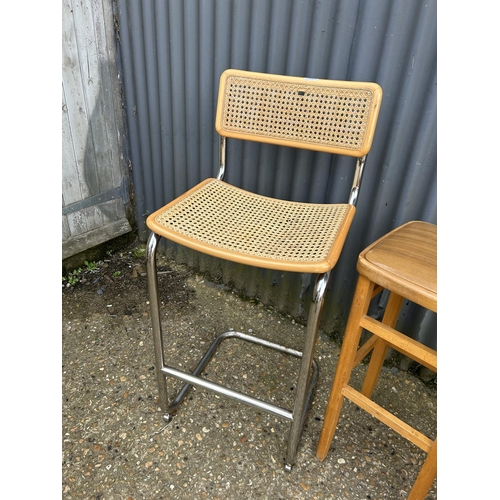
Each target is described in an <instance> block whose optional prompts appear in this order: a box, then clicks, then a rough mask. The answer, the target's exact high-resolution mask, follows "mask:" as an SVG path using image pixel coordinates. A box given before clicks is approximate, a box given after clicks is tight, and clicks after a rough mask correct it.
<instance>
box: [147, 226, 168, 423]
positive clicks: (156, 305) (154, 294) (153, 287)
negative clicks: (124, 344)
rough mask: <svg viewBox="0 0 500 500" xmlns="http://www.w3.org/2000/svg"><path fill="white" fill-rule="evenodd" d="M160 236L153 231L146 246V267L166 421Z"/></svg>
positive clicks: (157, 374)
mask: <svg viewBox="0 0 500 500" xmlns="http://www.w3.org/2000/svg"><path fill="white" fill-rule="evenodd" d="M159 241H160V236H159V235H157V234H156V233H153V232H152V233H151V234H150V235H149V238H148V242H147V246H146V267H147V277H148V292H149V307H150V311H151V323H152V328H153V343H154V350H155V370H156V379H157V382H158V393H159V394H158V395H159V403H160V407H161V409H162V411H163V412H164V414H165V416H164V419H165V420H166V421H169V420H170V417H171V416H170V414H169V412H168V396H167V380H166V378H165V375H164V374H163V373H162V372H161V370H162V369H163V366H164V364H165V361H164V358H163V338H162V331H161V321H160V302H159V299H158V277H157V274H156V250H157V247H158V242H159Z"/></svg>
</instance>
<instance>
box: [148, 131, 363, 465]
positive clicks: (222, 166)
mask: <svg viewBox="0 0 500 500" xmlns="http://www.w3.org/2000/svg"><path fill="white" fill-rule="evenodd" d="M366 158H367V155H364V156H362V157H360V158H358V159H357V161H356V169H355V172H354V179H353V183H352V187H351V191H350V195H349V201H348V203H349V204H351V205H354V206H356V202H357V200H358V194H359V190H360V187H361V179H362V177H363V170H364V166H365V163H366ZM225 172H226V137H224V136H222V135H219V170H218V172H217V179H219V180H223V179H224V175H225ZM160 238H161V237H160V236H159V235H157V234H156V233H153V232H152V233H151V234H150V236H149V238H148V243H147V248H146V256H147V276H148V291H149V301H150V309H151V321H152V328H153V341H154V350H155V368H156V377H157V382H158V390H159V403H160V407H161V409H162V411H163V412H164V417H163V418H164V419H165V421H167V422H169V421H170V420H171V419H172V417H173V415H174V414H175V412H176V411H177V409H178V407H179V405H180V403H181V402H182V400H183V399H184V397H185V396H186V394H187V393H188V391H189V389H190V388H191V387H192V386H196V387H201V388H203V389H208V390H211V391H213V392H215V393H217V394H220V395H221V396H226V397H229V398H232V399H235V400H237V401H241V402H242V403H245V404H247V405H250V406H254V407H256V408H259V409H261V410H263V411H266V412H268V413H271V414H273V415H277V416H279V417H283V418H285V419H287V420H290V421H291V422H292V424H291V427H290V432H289V436H288V447H287V455H286V461H285V470H287V471H290V470H291V469H292V466H293V464H294V462H295V458H296V455H297V448H298V444H299V441H300V437H301V435H302V431H303V428H304V422H305V418H306V415H307V411H308V409H309V406H310V404H311V400H312V395H313V392H314V388H315V386H316V382H317V380H318V373H319V367H318V363H317V362H316V360H315V359H314V351H315V348H316V341H317V338H318V327H319V319H320V317H321V311H322V309H323V304H324V300H325V294H326V289H327V286H328V281H329V279H330V273H331V271H328V272H326V273H323V274H319V275H318V276H317V278H316V283H315V286H314V290H313V297H312V302H311V307H310V310H309V317H308V321H307V330H306V338H305V341H304V350H303V352H300V351H296V350H294V349H290V348H288V347H285V346H282V345H279V344H275V343H273V342H269V341H267V340H264V339H261V338H258V337H254V336H252V335H247V334H245V333H241V332H234V331H230V332H225V333H222V334H220V335H219V336H218V337H217V338H216V339H215V340H214V341H213V342H212V344H211V345H210V347H209V348H208V350H207V351H206V353H205V354H204V356H203V357H202V358H201V360H200V361H199V363H198V365H197V366H196V368H195V369H194V371H193V372H192V373H191V374H190V373H186V372H183V371H181V370H178V369H176V368H173V367H171V366H167V365H166V364H165V359H164V350H163V334H162V328H161V321H160V308H159V299H158V280H157V273H156V251H157V247H158V242H159V240H160ZM229 338H237V339H240V340H245V341H247V342H252V343H255V344H259V345H261V346H263V347H268V348H271V349H275V350H277V351H280V352H282V353H285V354H290V355H292V356H295V357H297V358H301V364H300V370H299V377H298V382H297V389H296V392H295V400H294V405H293V410H292V411H290V410H288V409H286V408H281V407H280V406H276V405H273V404H271V403H267V402H265V401H262V400H261V399H258V398H254V397H251V396H248V395H247V394H244V393H242V392H238V391H234V390H232V389H229V388H227V387H224V386H222V385H220V384H216V383H214V382H210V381H208V380H205V379H202V378H200V376H199V375H200V374H201V373H202V371H203V368H204V367H205V365H206V364H207V363H208V362H209V361H210V360H211V359H212V357H213V355H214V353H215V351H216V349H217V347H218V346H219V344H220V343H221V342H222V341H223V340H226V339H229ZM167 376H171V377H174V378H177V379H180V380H182V381H184V382H185V384H184V385H183V386H182V387H181V389H180V390H179V392H178V393H177V395H176V396H175V397H174V398H173V400H172V402H171V403H169V402H168V394H167Z"/></svg>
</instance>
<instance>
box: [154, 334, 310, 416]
mask: <svg viewBox="0 0 500 500" xmlns="http://www.w3.org/2000/svg"><path fill="white" fill-rule="evenodd" d="M230 338H238V339H242V340H245V341H247V342H252V343H254V344H258V345H261V346H264V347H269V348H271V349H275V350H277V351H279V352H282V353H284V354H290V355H292V356H295V357H297V358H301V357H302V353H301V352H300V351H297V350H295V349H290V348H288V347H285V346H282V345H280V344H276V343H274V342H269V341H268V340H265V339H262V338H259V337H254V336H252V335H247V334H245V333H241V332H234V331H229V332H225V333H222V334H220V335H219V336H218V337H217V338H216V339H215V340H214V341H213V342H212V344H210V347H209V348H208V350H207V351H206V353H205V355H204V356H203V357H202V359H201V360H200V362H199V363H198V365H197V366H196V368H195V369H194V370H193V373H192V374H189V373H186V372H184V371H182V370H178V369H176V368H172V367H169V366H163V367H162V368H161V372H162V373H163V374H164V375H169V376H171V377H175V378H177V379H180V380H183V381H184V382H187V383H186V384H184V385H183V386H182V387H181V389H180V390H179V392H178V393H177V396H176V397H175V399H174V400H173V402H172V404H171V405H170V406H169V407H168V409H167V413H168V414H173V413H174V412H175V411H176V409H177V407H178V406H179V404H180V403H181V402H182V400H183V398H184V397H185V396H186V394H187V392H188V391H189V389H190V388H191V386H195V387H201V388H203V389H208V390H210V391H212V392H215V393H217V394H220V395H222V396H226V397H229V398H232V399H235V400H237V401H241V402H242V403H245V404H247V405H249V406H253V407H256V408H259V409H261V410H263V411H266V412H267V413H271V414H273V415H277V416H280V417H283V418H286V419H288V420H293V418H294V417H293V413H292V412H291V411H290V410H287V409H285V408H282V407H280V406H277V405H273V404H271V403H267V402H265V401H262V400H261V399H258V398H254V397H251V396H248V395H247V394H244V393H242V392H239V391H235V390H233V389H229V388H228V387H225V386H223V385H220V384H216V383H215V382H210V381H209V380H205V379H202V378H199V374H200V373H201V372H202V370H203V368H204V367H205V365H206V364H207V363H208V362H209V361H210V360H211V359H212V357H213V355H214V353H215V351H216V349H217V347H218V346H219V344H220V343H221V342H222V341H223V340H226V339H230ZM318 372H319V369H318V364H317V363H316V360H313V366H312V376H311V382H310V387H309V392H308V396H307V401H308V403H307V406H308V405H309V404H310V401H311V399H312V393H313V391H314V386H315V385H316V381H317V379H318Z"/></svg>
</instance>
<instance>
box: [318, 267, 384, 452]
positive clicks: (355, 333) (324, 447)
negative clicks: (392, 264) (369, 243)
mask: <svg viewBox="0 0 500 500" xmlns="http://www.w3.org/2000/svg"><path fill="white" fill-rule="evenodd" d="M374 285H375V284H374V283H373V282H371V281H370V280H369V279H367V278H365V277H364V276H359V278H358V283H357V285H356V291H355V293H354V299H353V303H352V306H351V312H350V313H349V319H348V321H347V327H346V330H345V334H344V340H343V342H342V348H341V350H340V356H339V362H338V365H337V369H336V371H335V378H334V380H333V384H332V389H331V391H330V398H329V401H328V405H327V408H326V413H325V418H324V422H323V428H322V429H321V435H320V438H319V444H318V449H317V451H316V457H317V458H318V459H319V460H324V459H325V457H326V455H327V454H328V450H329V449H330V445H331V443H332V439H333V435H334V434H335V429H336V427H337V422H338V420H339V416H340V410H341V408H342V403H343V401H344V396H343V395H342V390H343V389H344V387H346V385H347V384H348V382H349V378H350V376H351V371H352V368H353V363H354V358H355V356H356V351H357V349H358V346H359V339H360V337H361V332H362V328H361V327H360V326H359V321H360V319H361V318H362V317H363V316H364V315H365V314H366V312H367V311H368V306H369V305H370V302H371V299H372V292H373V287H374Z"/></svg>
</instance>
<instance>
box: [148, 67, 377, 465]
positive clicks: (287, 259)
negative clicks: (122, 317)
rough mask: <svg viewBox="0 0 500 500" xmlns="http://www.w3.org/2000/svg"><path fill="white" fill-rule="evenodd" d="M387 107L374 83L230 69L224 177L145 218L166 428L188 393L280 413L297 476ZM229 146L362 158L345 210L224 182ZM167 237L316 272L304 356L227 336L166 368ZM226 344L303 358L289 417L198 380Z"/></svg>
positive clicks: (225, 90)
mask: <svg viewBox="0 0 500 500" xmlns="http://www.w3.org/2000/svg"><path fill="white" fill-rule="evenodd" d="M381 99H382V90H381V88H380V87H379V86H378V85H377V84H375V83H367V82H344V81H335V80H320V79H308V78H299V77H291V76H282V75H270V74H265V73H256V72H248V71H240V70H227V71H225V72H224V73H223V74H222V76H221V79H220V87H219V98H218V103H217V114H216V130H217V132H218V133H219V153H220V154H219V171H218V174H217V178H214V179H207V180H205V181H203V182H201V183H200V184H198V185H197V186H195V187H194V188H192V189H191V190H189V191H188V192H187V193H185V194H183V195H181V196H179V197H178V198H177V199H175V200H173V201H172V202H170V203H169V204H168V205H166V206H165V207H163V208H161V209H159V210H157V211H156V212H155V213H153V214H151V215H150V216H149V217H148V219H147V225H148V227H149V229H150V230H151V233H150V236H149V238H148V243H147V271H148V290H149V296H150V305H151V306H150V307H151V318H152V327H153V339H154V348H155V367H156V375H157V382H158V388H159V402H160V405H161V408H162V411H163V412H164V419H165V420H166V421H167V422H168V421H170V419H171V418H172V415H173V414H174V413H175V412H176V411H177V409H178V407H179V404H180V402H181V401H182V400H183V398H184V397H185V395H186V393H187V391H188V390H189V388H190V387H191V386H197V387H201V388H204V389H208V390H211V391H213V392H215V393H217V394H220V395H223V396H226V397H230V398H233V399H235V400H238V401H241V402H243V403H246V404H248V405H250V406H253V407H257V408H259V409H261V410H264V411H266V412H269V413H271V414H274V415H278V416H280V417H283V418H285V419H288V420H290V421H291V428H290V434H289V438H288V449H287V456H286V458H285V469H286V470H291V467H292V465H293V463H294V461H295V457H296V452H297V446H298V443H299V439H300V435H301V433H302V428H303V424H304V420H305V416H306V413H307V409H308V407H309V404H310V401H311V399H312V394H313V389H314V385H315V383H316V380H317V376H318V366H317V363H316V361H315V360H314V357H313V356H314V349H315V344H316V339H317V333H318V325H319V318H320V313H321V309H322V307H323V302H324V296H325V292H326V287H327V284H328V280H329V277H330V272H331V270H332V268H333V267H334V266H335V264H336V262H337V260H338V258H339V256H340V252H341V249H342V247H343V245H344V241H345V238H346V236H347V233H348V230H349V227H350V225H351V222H352V219H353V217H354V213H355V205H356V201H357V199H358V194H359V189H360V185H361V179H362V174H363V170H364V165H365V161H366V156H367V154H368V151H369V150H370V148H371V144H372V140H373V135H374V132H375V127H376V123H377V118H378V114H379V109H380V103H381ZM227 138H231V139H239V140H250V141H256V142H263V143H268V144H274V145H278V146H288V147H294V148H304V149H309V150H313V151H321V152H328V153H331V154H340V155H346V156H352V157H356V167H355V170H354V175H353V183H352V187H351V191H350V194H349V200H348V202H347V203H344V204H337V205H314V204H309V203H296V202H289V201H284V200H276V199H272V198H267V197H264V196H260V195H257V194H254V193H250V192H248V191H245V190H243V189H240V188H236V187H234V186H230V185H229V184H227V183H226V182H224V181H223V178H224V174H225V170H226V140H227ZM283 214H287V215H286V216H283ZM311 228H312V229H311ZM228 235H229V237H228ZM304 235H305V236H304ZM162 237H163V238H166V239H169V240H171V241H174V242H176V243H179V244H181V245H184V246H186V247H188V248H191V249H194V250H197V251H199V252H203V253H205V254H208V255H212V256H214V257H218V258H221V259H226V260H229V261H232V262H238V263H241V264H246V265H253V266H257V267H262V268H267V269H274V270H282V271H292V272H302V273H316V274H317V275H318V276H317V278H316V283H315V287H314V291H313V297H312V303H311V307H310V310H309V316H308V324H307V331H306V336H305V342H304V349H303V351H302V352H301V351H297V350H295V349H291V348H289V347H285V346H281V345H278V344H275V343H273V342H270V341H268V340H266V339H261V338H258V337H255V336H251V335H247V334H244V333H241V332H234V331H230V332H225V333H222V334H220V335H219V336H218V337H217V338H216V339H215V340H214V341H213V343H212V344H211V346H210V347H209V349H208V351H207V352H206V354H205V355H204V356H203V358H202V359H201V360H200V362H199V364H198V365H197V367H196V368H195V370H194V371H193V372H192V373H187V372H184V371H181V370H178V369H177V368H174V367H173V366H167V365H166V364H165V359H164V347H163V334H162V328H161V320H160V308H159V297H158V282H157V270H156V252H157V247H158V242H159V240H160V238H162ZM228 338H237V339H241V340H245V341H248V342H252V343H256V344H258V345H261V346H264V347H268V348H272V349H275V350H278V351H280V352H283V353H286V354H290V355H292V356H295V357H298V358H300V359H301V364H300V369H299V376H298V382H297V387H296V390H295V400H294V405H293V409H292V410H289V409H286V408H281V407H279V406H277V405H274V404H272V403H268V402H265V401H262V400H260V399H258V398H254V397H251V396H248V395H246V394H244V393H241V392H238V391H234V390H232V389H229V388H226V387H223V386H221V385H219V384H216V383H214V382H211V381H209V380H206V379H204V378H202V377H200V374H201V373H202V371H203V368H204V366H205V365H206V364H207V363H208V362H209V360H210V359H211V357H212V356H213V354H214V352H215V350H216V348H217V347H218V345H219V344H220V342H221V341H223V340H225V339H228ZM167 376H170V377H174V378H177V379H180V380H182V381H184V382H185V384H184V385H183V387H182V388H181V390H180V391H179V392H178V394H177V395H176V396H175V398H173V400H172V402H171V403H169V402H168V396H167Z"/></svg>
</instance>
